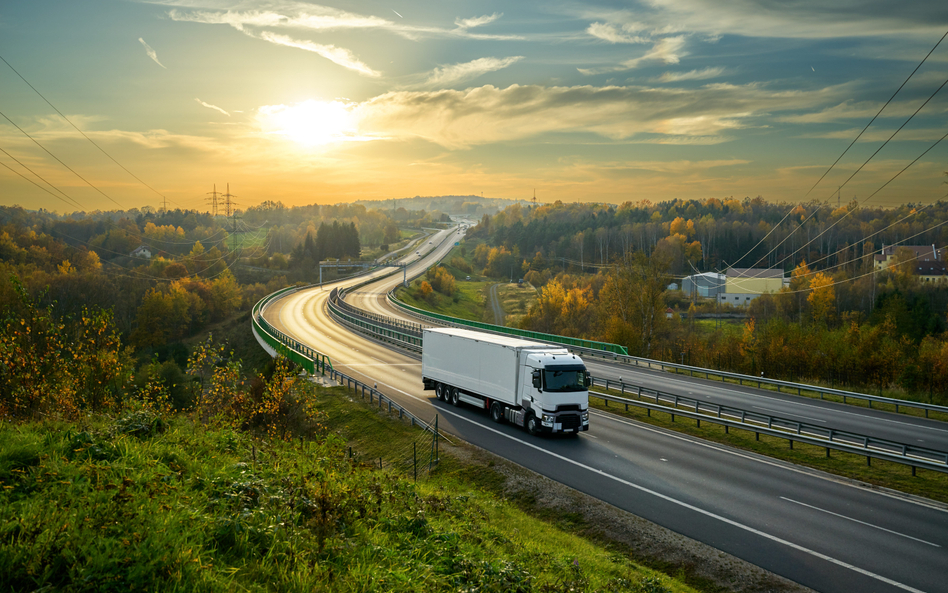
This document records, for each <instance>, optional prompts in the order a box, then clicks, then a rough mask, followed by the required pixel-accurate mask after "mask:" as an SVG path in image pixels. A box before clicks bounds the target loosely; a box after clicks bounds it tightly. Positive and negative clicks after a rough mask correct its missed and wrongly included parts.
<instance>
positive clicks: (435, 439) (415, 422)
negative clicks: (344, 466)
mask: <svg viewBox="0 0 948 593" xmlns="http://www.w3.org/2000/svg"><path fill="white" fill-rule="evenodd" d="M329 377H330V378H331V379H333V380H335V381H336V382H338V383H339V384H340V385H342V386H343V387H346V388H348V389H349V390H351V391H352V392H353V393H354V394H356V395H360V396H361V397H362V399H363V400H365V399H366V396H368V403H369V405H376V406H378V409H379V410H382V411H385V410H386V407H387V408H388V410H387V411H388V415H389V416H395V415H397V417H398V419H399V420H407V421H408V422H409V423H410V424H411V426H418V427H420V428H421V429H422V432H423V433H426V434H430V435H431V439H432V441H431V453H430V455H429V456H428V457H427V458H426V459H427V460H428V466H427V470H426V471H428V472H429V473H430V471H431V470H432V469H433V468H434V467H435V466H437V464H438V460H439V443H440V440H441V439H442V438H445V437H444V436H443V435H442V434H441V433H440V432H439V431H438V416H437V415H435V417H434V421H433V422H432V423H428V422H425V421H424V420H422V419H420V418H418V417H417V416H415V415H414V414H412V413H411V412H409V411H408V410H406V409H405V408H403V407H402V406H401V405H399V404H398V403H397V402H395V401H392V399H391V398H390V397H387V396H386V395H385V394H383V393H382V392H381V391H379V390H378V389H376V388H375V387H370V386H369V385H366V384H365V383H363V382H361V381H359V380H358V379H354V378H352V377H350V376H348V375H346V374H344V373H340V372H339V371H330V372H329ZM417 443H418V441H417V440H416V441H415V444H416V445H417ZM403 453H404V452H403ZM406 459H407V458H406V457H405V455H404V454H401V455H400V454H398V452H395V453H394V454H393V455H392V463H395V464H396V465H397V464H402V466H404V465H405V464H406ZM418 459H419V457H418V455H417V446H416V447H415V448H414V449H413V454H412V461H413V465H414V469H413V471H414V473H415V475H416V477H417V472H418ZM379 465H380V467H381V466H382V462H381V460H379Z"/></svg>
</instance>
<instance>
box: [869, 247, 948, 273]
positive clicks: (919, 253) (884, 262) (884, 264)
mask: <svg viewBox="0 0 948 593" xmlns="http://www.w3.org/2000/svg"><path fill="white" fill-rule="evenodd" d="M904 249H907V250H909V251H911V252H912V255H913V256H914V257H915V259H916V260H917V261H919V262H937V261H942V262H943V261H945V250H944V248H942V249H935V246H934V245H889V246H888V247H885V246H883V247H882V252H881V253H877V254H876V255H875V256H873V260H874V261H873V264H874V267H875V269H876V270H877V271H878V270H884V269H886V268H888V267H889V264H890V263H892V260H893V259H895V256H896V255H898V253H899V251H901V250H904Z"/></svg>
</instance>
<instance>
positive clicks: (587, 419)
mask: <svg viewBox="0 0 948 593" xmlns="http://www.w3.org/2000/svg"><path fill="white" fill-rule="evenodd" d="M582 417H583V422H589V412H583V414H582Z"/></svg>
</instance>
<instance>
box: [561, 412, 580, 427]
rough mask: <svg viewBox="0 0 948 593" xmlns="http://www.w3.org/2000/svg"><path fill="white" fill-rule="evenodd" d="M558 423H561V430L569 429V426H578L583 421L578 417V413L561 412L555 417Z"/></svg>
mask: <svg viewBox="0 0 948 593" xmlns="http://www.w3.org/2000/svg"><path fill="white" fill-rule="evenodd" d="M556 420H557V421H558V422H559V423H560V424H562V425H563V430H570V429H571V428H580V427H581V426H582V425H583V421H582V419H581V418H580V416H579V414H563V415H562V416H560V417H558V418H557V419H556Z"/></svg>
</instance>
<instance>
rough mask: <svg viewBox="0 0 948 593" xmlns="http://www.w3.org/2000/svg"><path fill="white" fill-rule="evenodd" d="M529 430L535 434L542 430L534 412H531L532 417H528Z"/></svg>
mask: <svg viewBox="0 0 948 593" xmlns="http://www.w3.org/2000/svg"><path fill="white" fill-rule="evenodd" d="M527 432H529V433H530V434H531V435H534V436H535V435H536V434H537V433H539V432H540V431H539V430H538V429H537V417H536V416H534V415H533V414H531V415H530V417H529V418H527Z"/></svg>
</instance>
